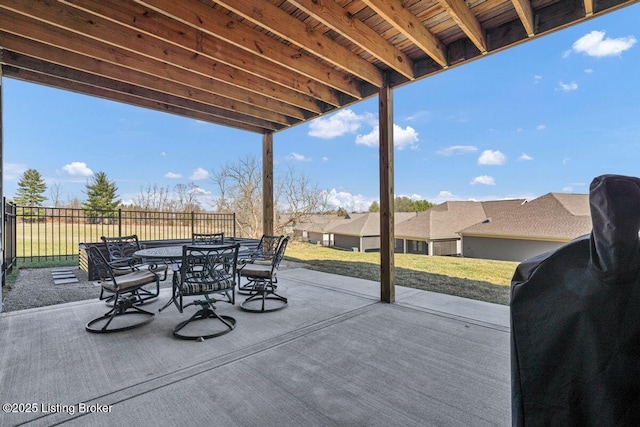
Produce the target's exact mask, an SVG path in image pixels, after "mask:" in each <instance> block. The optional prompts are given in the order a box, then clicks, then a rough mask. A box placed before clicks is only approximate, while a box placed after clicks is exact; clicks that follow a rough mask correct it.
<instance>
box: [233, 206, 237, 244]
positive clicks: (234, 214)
mask: <svg viewBox="0 0 640 427" xmlns="http://www.w3.org/2000/svg"><path fill="white" fill-rule="evenodd" d="M236 237H238V236H236V213H235V212H234V213H233V238H234V239H235V238H236Z"/></svg>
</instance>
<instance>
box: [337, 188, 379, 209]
mask: <svg viewBox="0 0 640 427" xmlns="http://www.w3.org/2000/svg"><path fill="white" fill-rule="evenodd" d="M325 197H326V200H327V205H328V206H327V207H328V208H329V209H338V208H344V209H346V210H347V212H354V211H355V212H368V211H369V207H370V206H371V203H373V202H374V201H375V200H376V199H375V198H368V197H365V196H363V195H362V194H356V195H354V194H351V193H349V192H346V191H337V190H336V189H332V190H331V191H329V192H325Z"/></svg>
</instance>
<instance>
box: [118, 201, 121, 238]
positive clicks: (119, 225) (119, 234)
mask: <svg viewBox="0 0 640 427" xmlns="http://www.w3.org/2000/svg"><path fill="white" fill-rule="evenodd" d="M118 237H122V208H118Z"/></svg>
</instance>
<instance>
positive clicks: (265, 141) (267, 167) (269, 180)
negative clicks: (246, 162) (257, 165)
mask: <svg viewBox="0 0 640 427" xmlns="http://www.w3.org/2000/svg"><path fill="white" fill-rule="evenodd" d="M273 214H274V209H273V134H272V133H271V132H266V133H264V134H263V136H262V232H263V233H264V234H270V235H271V234H273V230H274V227H273Z"/></svg>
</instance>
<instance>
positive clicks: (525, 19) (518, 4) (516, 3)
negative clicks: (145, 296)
mask: <svg viewBox="0 0 640 427" xmlns="http://www.w3.org/2000/svg"><path fill="white" fill-rule="evenodd" d="M511 1H512V2H513V7H514V8H515V9H516V12H517V13H518V17H519V18H520V21H522V26H523V27H524V30H525V31H526V32H527V35H528V36H529V37H533V36H534V35H535V34H536V29H535V23H534V20H533V8H532V7H531V2H530V1H529V0H511ZM587 1H590V0H585V2H587Z"/></svg>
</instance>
